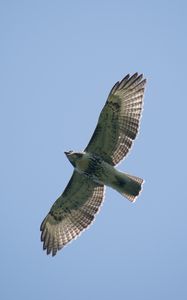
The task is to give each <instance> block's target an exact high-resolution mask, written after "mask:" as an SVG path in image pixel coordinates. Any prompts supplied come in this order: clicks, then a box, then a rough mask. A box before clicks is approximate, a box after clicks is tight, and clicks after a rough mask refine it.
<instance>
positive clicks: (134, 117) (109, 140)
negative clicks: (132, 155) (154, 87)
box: [85, 73, 146, 165]
mask: <svg viewBox="0 0 187 300" xmlns="http://www.w3.org/2000/svg"><path fill="white" fill-rule="evenodd" d="M145 84H146V80H145V79H143V75H138V73H135V74H134V75H133V76H132V77H130V75H127V76H126V77H125V78H124V79H123V80H122V81H121V82H117V83H116V84H115V85H114V87H113V88H112V90H111V92H110V94H109V96H108V99H107V101H106V104H105V106H104V108H103V110H102V112H101V114H100V116H99V120H98V124H97V127H96V129H95V131H94V133H93V135H92V138H91V140H90V142H89V144H88V146H87V147H86V149H85V151H86V152H92V153H95V154H98V155H99V156H100V157H102V158H103V159H104V160H105V161H107V162H108V163H110V164H112V165H116V164H117V163H119V162H120V161H121V160H122V159H123V158H124V156H125V155H126V154H127V153H128V151H129V149H130V148H131V145H132V142H133V140H134V139H135V138H136V135H137V133H138V129H139V123H140V117H141V112H142V106H143V96H144V89H145Z"/></svg>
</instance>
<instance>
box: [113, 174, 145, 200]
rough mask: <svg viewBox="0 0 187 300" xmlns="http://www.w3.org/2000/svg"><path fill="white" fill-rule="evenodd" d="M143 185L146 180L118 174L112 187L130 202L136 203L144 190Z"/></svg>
mask: <svg viewBox="0 0 187 300" xmlns="http://www.w3.org/2000/svg"><path fill="white" fill-rule="evenodd" d="M143 183H144V180H143V179H141V178H139V177H136V176H132V175H129V174H125V173H122V172H118V173H117V175H116V176H115V182H113V183H112V187H113V188H114V189H115V190H117V191H118V192H119V193H120V194H122V195H123V196H125V197H126V198H127V199H128V200H129V201H131V202H135V201H136V198H137V197H138V195H139V194H140V192H141V190H142V185H143Z"/></svg>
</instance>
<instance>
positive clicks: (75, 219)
mask: <svg viewBox="0 0 187 300" xmlns="http://www.w3.org/2000/svg"><path fill="white" fill-rule="evenodd" d="M145 84H146V79H143V75H138V73H135V74H134V75H133V76H130V75H129V74H128V75H127V76H125V77H124V78H123V79H122V80H121V81H120V82H117V83H116V84H115V85H114V86H113V88H112V90H111V91H110V93H109V96H108V99H107V101H106V104H105V106H104V108H103V109H102V111H101V114H100V116H99V120H98V123H97V126H96V129H95V131H94V133H93V135H92V137H91V140H90V142H89V144H88V145H87V147H86V148H85V150H84V151H83V152H74V151H68V152H65V154H66V156H67V158H68V159H69V161H70V162H71V164H72V165H73V167H74V171H73V175H72V177H71V179H70V181H69V183H68V185H67V186H66V188H65V190H64V192H63V193H62V195H61V196H60V197H59V198H58V199H57V200H56V201H55V203H54V204H53V206H52V207H51V209H50V211H49V213H48V215H47V216H46V217H45V219H44V220H43V222H42V224H41V228H40V230H41V241H42V242H43V249H44V250H47V254H50V253H51V254H52V256H54V255H56V253H57V251H58V250H60V249H62V248H63V247H64V246H65V245H66V244H67V243H69V242H70V241H71V240H73V239H74V238H76V237H77V236H79V235H80V233H81V232H82V231H83V230H84V229H86V228H87V227H88V226H89V225H90V224H91V223H92V222H93V219H94V217H95V215H96V213H97V212H98V210H99V208H100V206H101V204H102V201H103V198H104V190H105V186H109V187H112V188H113V189H115V190H116V191H118V192H119V193H120V194H121V195H123V196H125V197H126V198H127V199H128V200H130V201H131V202H134V201H135V199H136V197H137V196H138V195H139V193H140V191H141V189H142V184H143V179H141V178H139V177H135V176H132V175H129V174H125V173H122V172H120V171H118V170H117V169H116V168H114V166H115V165H117V164H118V163H119V162H120V161H121V160H122V159H123V158H124V157H125V156H126V154H127V153H128V152H129V150H130V148H131V146H132V143H133V141H134V139H135V137H136V135H137V133H138V129H139V123H140V117H141V112H142V106H143V96H144V89H145Z"/></svg>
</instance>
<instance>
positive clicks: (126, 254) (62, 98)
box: [0, 0, 187, 300]
mask: <svg viewBox="0 0 187 300" xmlns="http://www.w3.org/2000/svg"><path fill="white" fill-rule="evenodd" d="M186 20H187V7H186V1H160V0H158V1H144V0H142V1H122V0H121V1H119V0H116V1H110V0H109V1H99V0H95V1H60V0H59V1H56V0H55V1H19V0H18V1H1V2H0V41H1V47H0V65H1V66H0V85H1V88H0V99H1V100H0V102H1V109H0V130H1V135H0V136H1V172H0V176H1V178H0V181H1V189H0V198H1V217H0V227H1V247H0V254H1V255H0V265H1V271H0V274H1V275H0V277H1V279H0V282H1V288H0V298H1V299H3V300H12V299H19V300H23V299H27V300H37V299H46V300H48V299H56V300H60V299H65V300H74V299H76V300H87V299H89V300H95V299H109V300H113V299H120V300H121V299H130V300H150V299H151V300H158V299H159V300H165V299H170V300H176V299H180V300H185V299H187V285H186V278H187V238H186V235H187V218H186V211H187V189H186V186H187V184H186V153H187V146H186V145H187V143H186V111H187V98H186V85H187V82H186V69H187V62H186V54H187V39H186V37H187V21H186ZM136 71H138V72H140V73H141V72H143V73H144V75H145V77H146V78H147V79H148V84H147V90H146V96H145V106H144V112H143V118H142V122H141V131H140V134H139V136H138V138H137V140H136V142H135V143H134V147H133V149H132V151H131V153H130V155H128V157H127V160H125V161H123V163H122V164H121V165H120V166H119V169H120V170H123V171H126V172H128V173H130V174H133V175H137V176H140V177H143V178H145V181H146V182H145V185H144V190H143V193H142V194H141V197H139V199H138V200H137V202H136V203H135V204H131V203H129V202H128V201H127V200H126V199H124V198H122V197H121V196H120V195H119V194H117V193H116V192H115V191H112V190H111V189H107V192H106V198H105V202H104V205H103V207H102V209H101V211H100V213H99V215H97V218H96V221H95V222H94V224H93V225H92V226H91V227H90V229H89V230H87V231H86V232H84V234H82V236H81V237H80V238H79V239H77V240H76V241H74V242H72V243H71V244H70V245H68V246H67V247H66V248H65V249H64V250H63V251H61V252H59V253H58V255H57V256H56V257H54V258H52V257H50V256H46V254H45V253H44V252H43V250H42V244H41V242H40V232H39V226H40V223H41V221H42V220H43V218H44V216H45V215H46V214H47V212H48V210H49V209H50V207H51V205H52V203H53V202H54V200H55V199H56V198H57V197H58V196H59V194H61V192H62V191H63V189H64V187H65V186H66V184H67V182H68V180H69V177H70V176H71V173H72V166H71V165H70V163H69V161H68V160H67V158H66V157H65V155H64V153H63V152H64V151H65V150H69V149H74V150H82V149H84V147H85V146H86V144H87V142H88V140H89V138H90V136H91V134H92V132H93V130H94V128H95V125H96V122H97V119H98V116H99V113H100V110H101V108H102V107H103V105H104V103H105V101H106V98H107V95H108V93H109V91H110V89H111V87H112V85H113V84H114V83H115V82H116V81H118V80H120V79H121V78H122V77H123V76H124V75H126V74H127V73H133V72H136Z"/></svg>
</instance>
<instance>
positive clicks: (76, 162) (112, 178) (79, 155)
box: [65, 151, 143, 202]
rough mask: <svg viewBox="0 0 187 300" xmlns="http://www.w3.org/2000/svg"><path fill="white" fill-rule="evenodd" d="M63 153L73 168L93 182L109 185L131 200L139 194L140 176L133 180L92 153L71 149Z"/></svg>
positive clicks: (141, 181)
mask: <svg viewBox="0 0 187 300" xmlns="http://www.w3.org/2000/svg"><path fill="white" fill-rule="evenodd" d="M65 153H66V155H67V157H68V159H69V161H70V162H71V163H72V165H73V166H74V168H75V170H76V171H77V172H78V173H80V174H82V175H83V176H86V177H88V178H89V179H91V180H93V181H94V182H95V183H98V184H101V185H106V186H109V187H111V188H113V189H115V190H116V191H118V192H119V193H121V194H124V195H125V194H126V195H125V196H126V197H127V198H128V199H129V200H130V201H132V202H133V201H134V200H135V199H136V197H137V196H138V195H139V192H140V190H141V184H142V183H143V180H142V179H141V178H138V177H136V178H137V180H135V177H133V178H132V176H129V175H127V174H125V173H122V172H120V171H118V170H117V169H116V168H114V167H113V166H112V165H110V164H109V163H107V162H105V161H104V160H103V159H102V158H101V157H99V156H98V155H95V154H92V153H87V152H73V151H70V152H65ZM138 179H139V180H138ZM129 189H131V193H130V194H129V196H128V194H127V193H126V192H129Z"/></svg>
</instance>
